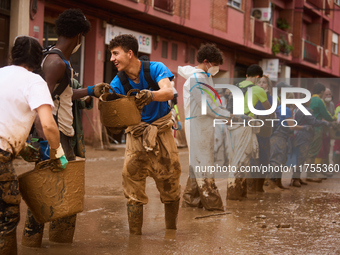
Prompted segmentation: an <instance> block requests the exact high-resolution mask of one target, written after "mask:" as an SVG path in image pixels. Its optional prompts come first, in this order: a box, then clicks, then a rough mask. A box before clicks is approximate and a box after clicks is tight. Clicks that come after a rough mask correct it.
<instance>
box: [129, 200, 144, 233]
mask: <svg viewBox="0 0 340 255" xmlns="http://www.w3.org/2000/svg"><path fill="white" fill-rule="evenodd" d="M127 213H128V221H129V229H130V234H131V235H141V234H142V226H143V205H135V204H128V205H127Z"/></svg>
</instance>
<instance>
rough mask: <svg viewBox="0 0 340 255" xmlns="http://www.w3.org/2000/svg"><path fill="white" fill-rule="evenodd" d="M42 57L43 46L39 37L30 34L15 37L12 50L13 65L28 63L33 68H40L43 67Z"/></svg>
mask: <svg viewBox="0 0 340 255" xmlns="http://www.w3.org/2000/svg"><path fill="white" fill-rule="evenodd" d="M42 59H43V53H42V47H41V45H40V43H39V41H38V40H37V39H35V38H33V37H30V36H18V37H17V38H16V39H15V41H14V46H13V48H12V51H11V63H12V64H13V65H17V66H20V65H26V66H27V67H29V68H32V69H33V70H38V69H40V68H41V67H40V66H41V61H42Z"/></svg>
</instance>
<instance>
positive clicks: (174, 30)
mask: <svg viewBox="0 0 340 255" xmlns="http://www.w3.org/2000/svg"><path fill="white" fill-rule="evenodd" d="M67 8H80V9H81V10H82V11H83V12H84V13H85V15H86V17H87V18H88V19H89V21H90V22H91V25H92V29H91V31H90V32H89V34H88V35H87V36H86V39H85V42H84V43H83V45H82V47H81V50H78V52H77V54H75V55H73V56H72V59H71V61H72V64H73V67H74V68H75V70H76V71H77V73H79V76H78V77H77V79H79V81H80V82H81V83H82V84H83V85H84V87H86V86H89V85H93V84H96V83H98V82H102V81H105V82H110V81H111V80H112V78H113V77H114V76H115V74H116V70H115V68H114V66H113V65H112V63H110V61H109V59H110V52H109V51H108V49H107V45H108V43H109V41H110V39H111V38H112V37H114V36H115V35H117V34H121V33H132V34H134V35H135V36H136V37H137V38H138V41H139V44H140V52H139V54H140V55H148V56H149V57H150V59H151V61H161V62H163V63H165V64H166V65H167V66H168V67H169V69H170V70H171V71H172V72H173V74H174V75H175V77H176V79H175V86H176V89H177V91H178V92H179V111H180V115H181V117H182V119H183V117H184V116H183V114H184V111H183V100H182V88H183V83H184V79H183V78H182V77H180V76H178V75H177V67H178V66H183V65H196V64H197V61H196V59H195V55H196V53H197V50H198V48H199V47H200V45H201V44H202V43H207V42H209V43H215V44H217V45H218V47H219V48H220V49H221V50H222V51H223V53H224V56H225V62H224V64H223V66H221V67H220V73H219V74H218V77H224V78H230V79H232V82H236V81H237V78H243V77H245V71H246V68H247V67H248V66H249V65H251V64H255V63H256V64H261V65H262V66H263V68H264V71H265V73H267V74H270V76H271V77H272V79H273V80H275V79H278V78H316V79H321V80H322V79H324V78H339V77H340V60H339V34H340V0H271V1H270V0H210V1H209V0H96V1H94V0H11V1H10V0H0V66H3V65H6V64H7V55H8V51H9V49H10V46H11V43H12V42H13V40H14V38H15V36H17V35H19V34H27V35H31V36H34V37H36V38H38V39H39V41H40V42H41V43H42V44H43V45H44V46H47V45H49V44H53V42H55V41H56V39H57V37H56V35H55V33H54V30H53V28H54V21H55V19H56V18H57V17H58V15H59V14H60V13H61V12H62V11H63V10H65V9H67ZM294 85H295V86H301V87H305V88H309V89H310V88H311V86H312V85H313V84H308V83H305V82H303V81H302V82H297V83H296V84H294ZM326 85H327V86H328V87H330V88H331V89H332V90H333V93H334V101H335V102H337V101H338V100H339V93H340V91H339V86H340V83H338V82H337V80H336V79H332V80H331V82H328V83H327V84H326ZM83 119H84V131H85V139H86V141H87V142H88V143H90V144H94V145H98V144H100V143H101V141H102V137H101V131H102V127H101V123H100V117H99V110H98V108H97V106H96V104H95V107H94V109H93V110H92V111H90V112H87V115H86V116H84V118H83ZM183 137H184V136H183Z"/></svg>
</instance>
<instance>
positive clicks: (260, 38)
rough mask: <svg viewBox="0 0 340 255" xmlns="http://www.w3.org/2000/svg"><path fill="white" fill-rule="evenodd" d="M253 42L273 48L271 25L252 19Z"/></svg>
mask: <svg viewBox="0 0 340 255" xmlns="http://www.w3.org/2000/svg"><path fill="white" fill-rule="evenodd" d="M250 30H251V42H252V43H254V44H256V45H259V46H262V47H267V48H270V47H271V40H272V39H271V38H272V29H271V25H269V24H268V23H266V22H262V21H260V20H258V19H255V18H254V17H250Z"/></svg>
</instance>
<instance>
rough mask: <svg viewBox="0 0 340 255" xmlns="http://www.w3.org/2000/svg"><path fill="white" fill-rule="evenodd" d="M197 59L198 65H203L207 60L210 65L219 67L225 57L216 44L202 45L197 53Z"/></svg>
mask: <svg viewBox="0 0 340 255" xmlns="http://www.w3.org/2000/svg"><path fill="white" fill-rule="evenodd" d="M196 59H197V61H198V63H203V61H204V60H205V59H206V60H208V61H209V62H210V63H215V64H217V65H222V64H223V55H222V52H221V51H220V49H219V48H217V47H216V45H215V44H204V45H201V47H200V48H199V50H198V52H197V56H196Z"/></svg>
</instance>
